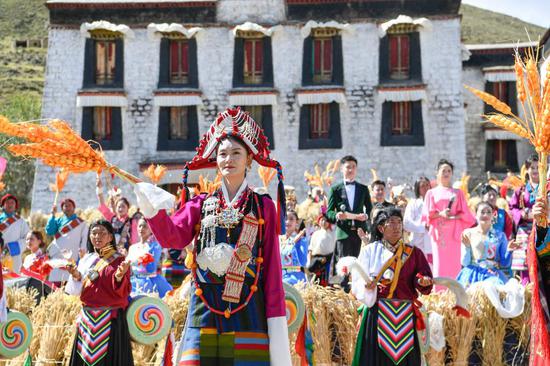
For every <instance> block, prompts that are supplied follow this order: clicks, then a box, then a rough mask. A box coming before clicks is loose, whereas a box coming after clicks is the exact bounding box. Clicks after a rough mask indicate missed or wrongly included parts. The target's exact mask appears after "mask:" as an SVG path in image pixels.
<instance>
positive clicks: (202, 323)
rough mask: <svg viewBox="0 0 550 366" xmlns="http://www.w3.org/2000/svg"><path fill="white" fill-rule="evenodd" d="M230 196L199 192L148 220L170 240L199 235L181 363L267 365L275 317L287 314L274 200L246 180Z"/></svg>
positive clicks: (180, 244)
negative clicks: (170, 213) (270, 327)
mask: <svg viewBox="0 0 550 366" xmlns="http://www.w3.org/2000/svg"><path fill="white" fill-rule="evenodd" d="M224 196H226V193H222V190H218V191H217V192H215V193H214V194H213V195H211V196H206V195H200V196H196V197H194V198H193V199H191V200H190V201H188V202H186V203H185V205H184V206H183V207H182V208H181V209H180V210H179V211H177V212H176V213H175V214H174V215H173V216H172V217H169V216H168V215H167V214H166V211H164V210H162V211H160V212H159V213H158V214H157V215H156V216H154V217H153V218H151V219H148V222H149V226H150V228H151V230H152V231H153V234H154V235H155V237H156V238H157V239H158V241H159V243H160V244H161V245H162V246H164V247H171V248H176V249H183V248H185V247H186V246H187V245H189V244H190V243H191V242H192V240H193V238H195V237H196V241H195V245H194V263H193V265H192V267H193V270H192V274H193V287H194V289H195V290H194V291H191V294H190V302H189V311H188V315H187V321H186V327H185V330H184V334H183V336H182V341H181V345H180V347H179V350H178V351H177V354H176V364H178V365H211V364H212V365H214V364H216V365H245V364H246V365H258V366H261V365H266V366H267V365H269V364H270V355H269V343H270V341H274V340H270V338H269V337H268V323H269V319H270V318H280V317H284V316H285V313H286V310H285V301H284V290H283V286H282V279H281V274H282V269H281V260H280V254H279V242H278V237H277V232H276V221H277V220H278V217H277V214H276V211H275V205H274V203H273V201H272V200H271V198H270V197H269V196H266V195H259V194H257V193H254V192H252V190H251V189H250V188H249V187H248V186H247V185H246V181H245V182H244V183H243V186H241V188H240V189H239V192H238V193H237V195H236V196H235V199H234V200H233V202H230V203H226V202H227V201H228V198H227V197H224ZM277 320H278V319H277ZM281 351H282V352H285V351H286V350H281Z"/></svg>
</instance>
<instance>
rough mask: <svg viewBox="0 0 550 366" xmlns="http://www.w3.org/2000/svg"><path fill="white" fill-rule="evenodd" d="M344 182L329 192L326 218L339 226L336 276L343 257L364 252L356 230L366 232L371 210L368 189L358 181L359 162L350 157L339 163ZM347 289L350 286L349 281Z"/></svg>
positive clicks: (337, 231)
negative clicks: (356, 179) (361, 250)
mask: <svg viewBox="0 0 550 366" xmlns="http://www.w3.org/2000/svg"><path fill="white" fill-rule="evenodd" d="M340 170H341V172H342V175H343V178H344V180H343V182H340V183H337V184H335V185H333V186H332V187H331V188H330V193H329V199H328V209H327V217H328V219H329V221H330V222H332V223H336V248H335V250H334V256H333V258H334V262H333V264H334V265H333V267H332V268H333V270H332V272H333V274H335V273H336V265H335V264H336V263H337V262H338V260H339V259H340V258H342V257H346V256H353V257H357V256H358V255H359V251H360V249H361V238H359V235H357V229H358V228H361V229H363V230H367V220H368V214H367V213H370V212H371V210H372V203H371V199H370V194H369V188H368V187H367V186H366V185H364V184H361V183H358V182H356V181H355V176H356V175H357V159H355V158H354V157H353V156H351V155H348V156H344V157H343V158H342V159H340ZM344 282H345V284H344V285H345V286H347V281H344Z"/></svg>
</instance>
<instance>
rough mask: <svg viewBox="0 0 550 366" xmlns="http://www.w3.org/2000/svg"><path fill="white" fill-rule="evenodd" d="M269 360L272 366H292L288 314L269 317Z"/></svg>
mask: <svg viewBox="0 0 550 366" xmlns="http://www.w3.org/2000/svg"><path fill="white" fill-rule="evenodd" d="M267 334H268V335H269V361H270V365H271V366H291V365H292V361H291V359H290V343H289V342H288V325H287V321H286V316H277V317H274V318H267Z"/></svg>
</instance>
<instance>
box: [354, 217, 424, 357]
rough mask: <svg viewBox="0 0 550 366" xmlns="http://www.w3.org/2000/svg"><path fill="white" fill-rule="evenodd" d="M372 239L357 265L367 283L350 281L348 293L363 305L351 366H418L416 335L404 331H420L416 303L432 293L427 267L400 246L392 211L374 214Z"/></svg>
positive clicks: (398, 219)
mask: <svg viewBox="0 0 550 366" xmlns="http://www.w3.org/2000/svg"><path fill="white" fill-rule="evenodd" d="M373 236H374V239H375V241H374V242H373V243H370V244H368V245H364V246H363V247H362V248H361V253H360V254H359V257H358V259H357V261H358V262H359V264H360V265H361V267H362V268H363V269H364V271H365V273H366V274H367V276H369V279H368V280H367V281H365V279H364V278H362V277H361V276H358V275H357V274H356V273H354V275H353V276H352V286H351V291H352V293H353V294H354V295H355V297H356V298H357V299H358V300H359V301H361V302H363V303H364V304H365V306H363V307H362V309H361V311H362V319H361V326H360V328H359V334H358V336H357V346H356V350H355V356H354V359H353V365H354V366H359V365H369V366H382V365H397V364H399V365H408V366H415V365H421V352H420V347H419V341H418V336H417V332H416V331H412V332H411V331H410V330H412V329H414V328H416V330H422V329H424V327H423V319H422V315H421V313H420V311H419V309H418V303H417V302H416V299H417V297H418V292H420V293H422V294H429V293H430V291H431V290H432V272H431V270H430V266H429V264H428V262H427V260H426V257H425V256H424V254H423V253H422V251H421V250H418V249H417V248H416V247H414V246H412V245H410V244H405V243H404V241H403V219H402V214H401V210H399V209H398V208H394V207H388V208H384V209H382V210H380V211H379V212H378V213H377V215H376V217H375V218H374V222H373Z"/></svg>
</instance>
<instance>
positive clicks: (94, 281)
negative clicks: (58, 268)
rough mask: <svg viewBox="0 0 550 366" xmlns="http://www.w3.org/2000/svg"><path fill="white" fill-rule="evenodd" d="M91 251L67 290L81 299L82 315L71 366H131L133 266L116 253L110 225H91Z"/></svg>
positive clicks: (75, 269)
mask: <svg viewBox="0 0 550 366" xmlns="http://www.w3.org/2000/svg"><path fill="white" fill-rule="evenodd" d="M88 239H89V240H88V251H89V253H88V254H86V255H85V256H84V257H82V258H81V259H80V262H79V263H78V267H75V266H71V267H69V268H68V271H69V273H70V274H71V276H70V277H69V281H68V282H67V286H66V287H65V290H66V291H67V293H69V294H70V295H80V301H82V311H81V312H80V316H79V317H78V320H77V335H76V337H75V342H74V345H73V351H72V354H71V360H70V363H69V365H71V366H81V365H82V366H84V365H86V366H89V365H94V366H132V365H133V364H134V361H133V358H132V347H131V344H130V334H129V331H128V323H127V322H126V308H127V307H128V297H129V295H130V291H131V289H132V285H131V284H130V272H129V271H128V269H129V268H130V262H127V261H125V260H124V257H123V256H122V255H121V254H120V253H118V252H117V251H116V242H115V233H114V230H113V227H112V226H111V223H109V222H108V221H105V220H99V221H96V222H94V223H93V224H92V225H90V234H89V237H88ZM103 342H105V345H104V346H100V345H101V344H102V343H103Z"/></svg>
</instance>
